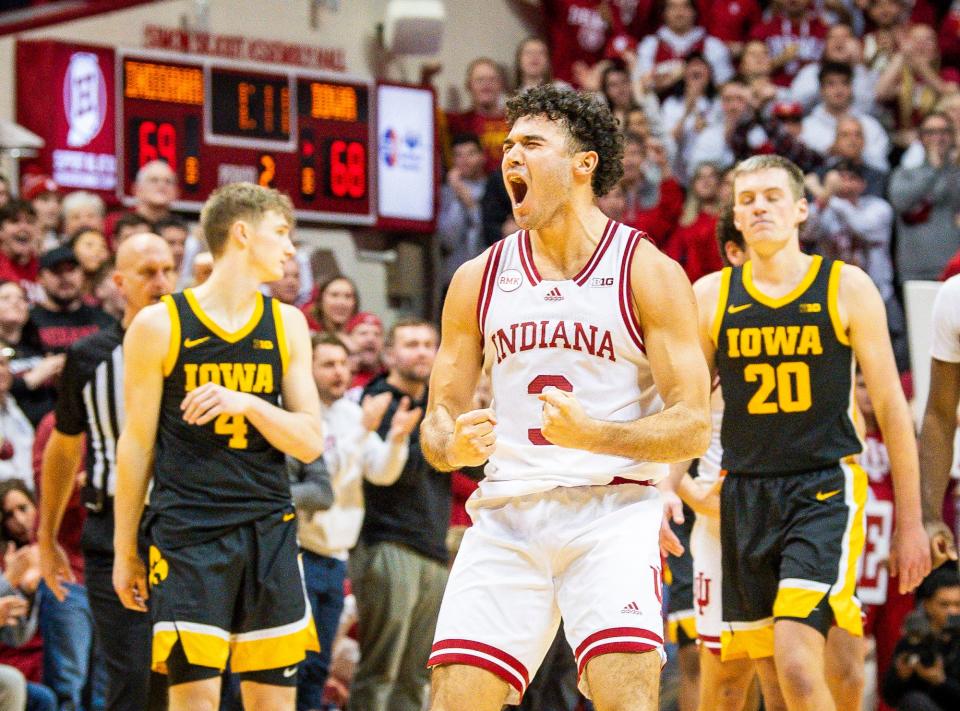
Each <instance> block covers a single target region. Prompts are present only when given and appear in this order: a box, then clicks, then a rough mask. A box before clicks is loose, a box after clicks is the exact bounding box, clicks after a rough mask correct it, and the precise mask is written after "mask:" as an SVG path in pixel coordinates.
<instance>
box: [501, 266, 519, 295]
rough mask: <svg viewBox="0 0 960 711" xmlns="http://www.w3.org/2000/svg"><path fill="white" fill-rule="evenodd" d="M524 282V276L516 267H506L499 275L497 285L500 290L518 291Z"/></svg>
mask: <svg viewBox="0 0 960 711" xmlns="http://www.w3.org/2000/svg"><path fill="white" fill-rule="evenodd" d="M522 283H523V276H522V275H521V274H520V272H518V271H517V270H516V269H504V270H503V272H501V273H500V276H499V277H497V286H499V287H500V291H516V290H517V289H519V288H520V284H522Z"/></svg>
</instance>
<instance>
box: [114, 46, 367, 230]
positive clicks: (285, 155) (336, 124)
mask: <svg viewBox="0 0 960 711" xmlns="http://www.w3.org/2000/svg"><path fill="white" fill-rule="evenodd" d="M116 71H117V131H116V137H117V173H118V175H117V182H118V186H119V188H120V191H121V194H122V195H123V196H124V198H125V199H129V197H130V196H132V195H133V181H134V178H135V177H136V174H137V171H138V170H139V169H140V167H141V166H143V165H144V164H146V163H148V162H150V161H152V160H157V159H161V160H164V161H166V162H167V163H169V164H170V165H171V166H172V167H173V168H174V170H175V171H176V173H177V175H178V176H179V179H180V202H179V203H178V207H180V208H182V209H198V208H199V207H200V205H201V204H202V203H203V201H204V200H205V199H206V197H207V196H208V195H209V194H210V193H211V192H212V191H213V190H215V189H216V188H217V187H218V186H220V185H223V184H226V183H230V182H236V181H240V180H246V181H250V182H254V183H259V184H260V185H264V186H269V187H274V188H277V189H278V190H281V191H283V192H286V193H287V194H289V195H290V197H291V199H292V200H293V203H294V207H295V208H296V211H297V215H298V217H300V218H303V219H308V220H314V221H325V222H338V223H343V224H373V223H374V222H375V210H374V200H373V199H372V195H371V193H372V186H373V178H374V175H375V167H376V163H375V156H374V152H375V150H374V149H375V145H374V146H371V140H370V139H371V131H370V126H371V124H372V103H371V102H372V100H373V85H372V84H371V83H370V82H367V81H363V80H358V79H351V78H346V77H344V76H343V75H340V74H327V73H323V72H319V71H310V70H304V69H301V68H294V67H274V66H272V65H259V64H246V63H241V62H234V61H231V60H223V59H216V58H211V57H191V56H184V55H179V54H168V53H164V52H143V51H138V50H122V49H121V50H117V61H116Z"/></svg>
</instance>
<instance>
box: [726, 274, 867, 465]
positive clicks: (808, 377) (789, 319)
mask: <svg viewBox="0 0 960 711" xmlns="http://www.w3.org/2000/svg"><path fill="white" fill-rule="evenodd" d="M842 264H843V263H842V262H837V261H831V260H825V259H822V258H821V257H820V256H815V257H814V258H813V260H812V261H811V263H810V268H809V270H808V272H807V274H806V275H805V276H804V278H803V280H802V281H801V282H800V284H798V285H797V288H796V289H794V290H793V291H792V292H791V293H789V294H787V295H785V296H783V297H780V298H777V299H774V298H771V297H769V296H766V295H764V294H762V293H760V292H759V291H758V290H757V289H756V288H755V287H754V286H753V281H752V279H751V266H752V265H751V264H750V263H749V262H747V264H745V265H744V266H743V267H737V268H730V267H728V268H726V269H724V270H723V273H722V276H721V285H720V297H719V300H718V304H717V311H716V314H715V316H714V320H713V328H712V333H711V336H712V338H713V341H714V343H715V344H716V346H717V356H716V357H717V369H718V371H719V373H720V384H721V385H722V386H723V400H724V403H725V409H724V417H723V425H722V427H721V430H720V441H721V443H722V444H723V460H722V466H723V468H724V469H726V470H727V471H729V472H736V473H743V474H767V475H772V474H788V473H791V472H801V471H809V470H812V469H822V468H824V467H828V466H831V465H836V463H837V462H838V461H839V460H840V459H842V458H843V457H846V456H848V455H851V454H855V453H857V452H859V451H860V450H861V447H862V445H861V442H860V440H859V438H858V437H857V433H856V430H855V429H854V426H853V412H854V410H853V408H854V404H853V350H852V349H851V348H850V341H849V339H848V337H847V334H846V333H845V332H844V330H843V327H842V325H841V324H840V317H839V312H838V309H837V303H838V291H839V287H840V267H841V266H842Z"/></svg>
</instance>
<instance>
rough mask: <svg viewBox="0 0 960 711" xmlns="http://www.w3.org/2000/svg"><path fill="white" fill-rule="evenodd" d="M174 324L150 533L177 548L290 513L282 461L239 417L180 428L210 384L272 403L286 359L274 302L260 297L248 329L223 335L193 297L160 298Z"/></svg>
mask: <svg viewBox="0 0 960 711" xmlns="http://www.w3.org/2000/svg"><path fill="white" fill-rule="evenodd" d="M163 299H164V302H165V303H166V304H167V308H168V309H169V311H170V319H171V322H172V331H171V336H170V339H171V343H170V345H169V350H168V352H167V357H166V360H165V362H164V376H165V377H164V382H163V399H162V404H161V408H160V420H159V427H158V431H157V448H156V460H155V466H154V488H153V492H152V494H151V499H150V504H151V513H152V515H153V516H154V517H155V521H154V522H153V524H152V529H153V535H154V536H155V538H156V540H157V541H158V544H159V545H161V547H162V546H166V547H168V548H169V547H176V546H179V545H184V544H186V543H192V542H199V541H203V540H209V539H211V538H215V537H217V536H218V535H219V534H220V533H221V532H222V531H223V530H224V529H227V528H232V527H234V526H237V525H239V524H243V523H247V522H250V521H254V520H257V519H259V518H262V517H264V516H266V515H269V514H271V513H275V512H277V511H280V510H282V509H283V508H284V507H288V506H290V489H289V484H288V483H287V474H286V469H285V466H284V455H283V454H282V453H281V452H280V451H279V450H277V449H276V448H274V447H273V445H271V444H270V443H269V442H268V441H267V440H266V438H265V437H264V436H263V435H262V434H261V433H260V432H259V431H258V430H257V428H256V427H254V426H253V425H251V424H250V423H249V422H248V421H246V419H245V418H244V417H243V416H242V415H220V416H218V417H217V418H215V419H214V420H213V421H212V422H209V423H207V424H206V425H203V426H198V425H190V424H187V423H186V422H185V421H184V419H183V413H182V412H181V410H180V403H181V402H182V401H183V398H184V396H186V394H187V393H188V392H190V391H191V390H194V389H195V388H197V387H199V386H201V385H203V384H205V383H207V382H214V383H218V384H220V385H223V386H224V387H227V388H230V389H231V390H238V391H241V392H246V393H252V394H254V395H256V396H257V397H260V398H263V399H264V400H266V401H267V402H269V403H271V404H273V405H277V404H278V403H279V401H280V388H281V383H282V379H283V372H284V368H285V365H286V361H287V343H286V338H285V336H284V331H283V322H282V319H281V317H280V303H279V302H278V301H276V300H274V299H272V298H269V297H264V296H262V295H261V294H259V293H258V294H257V302H256V308H255V309H254V312H253V315H252V316H251V318H250V321H249V322H248V323H247V324H246V325H245V326H244V327H243V328H241V329H240V330H239V331H235V332H233V333H227V332H225V331H224V330H223V329H222V328H220V327H219V326H218V325H217V324H216V323H214V322H213V321H211V320H210V319H209V318H208V317H207V316H206V314H204V313H203V311H202V309H201V308H200V306H199V304H198V303H197V301H196V298H195V297H194V296H193V292H192V291H191V290H190V289H187V290H186V291H184V292H182V293H178V294H174V295H172V296H165V297H163Z"/></svg>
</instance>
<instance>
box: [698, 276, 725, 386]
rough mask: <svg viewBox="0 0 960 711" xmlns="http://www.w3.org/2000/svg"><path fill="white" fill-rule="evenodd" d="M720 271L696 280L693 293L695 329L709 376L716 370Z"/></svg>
mask: <svg viewBox="0 0 960 711" xmlns="http://www.w3.org/2000/svg"><path fill="white" fill-rule="evenodd" d="M721 278H722V272H713V273H712V274H707V275H706V276H704V277H701V278H700V279H698V280H697V283H696V284H694V285H693V293H694V296H695V297H696V299H697V329H698V336H699V338H700V348H701V350H702V351H703V357H704V358H705V359H706V361H707V368H709V370H710V374H711V376H712V375H713V374H715V373H716V372H717V338H718V337H719V325H720V314H718V313H717V302H718V301H719V300H720V281H721Z"/></svg>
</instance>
